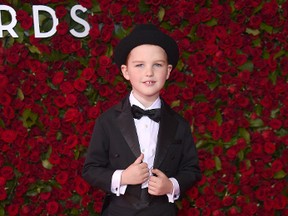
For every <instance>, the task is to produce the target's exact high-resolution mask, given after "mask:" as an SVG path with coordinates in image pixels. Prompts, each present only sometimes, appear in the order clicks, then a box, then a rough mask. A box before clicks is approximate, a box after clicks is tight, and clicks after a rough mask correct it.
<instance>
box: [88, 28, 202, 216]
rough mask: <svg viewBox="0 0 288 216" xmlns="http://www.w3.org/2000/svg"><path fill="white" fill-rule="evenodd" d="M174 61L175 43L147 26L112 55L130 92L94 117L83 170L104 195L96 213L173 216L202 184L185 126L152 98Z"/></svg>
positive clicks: (189, 136) (196, 160)
mask: <svg viewBox="0 0 288 216" xmlns="http://www.w3.org/2000/svg"><path fill="white" fill-rule="evenodd" d="M178 58H179V50H178V46H177V43H176V42H175V41H174V40H173V39H172V38H171V37H169V36H168V35H166V34H164V33H163V32H162V31H160V30H159V29H158V28H157V27H156V26H154V25H150V24H142V25H138V26H136V27H135V28H134V30H133V31H132V32H131V33H130V35H128V36H127V37H126V38H124V39H122V40H121V41H120V42H119V44H118V45H117V47H116V49H115V53H114V59H115V62H116V64H117V65H118V66H119V68H120V69H121V72H122V74H123V76H124V78H125V79H127V80H129V82H130V83H131V85H132V91H131V93H130V94H129V95H127V97H126V98H124V99H123V100H122V101H121V102H120V103H119V104H117V105H116V106H113V107H112V108H110V109H109V110H107V111H106V112H104V113H103V114H102V115H101V116H99V118H98V119H97V121H96V123H95V127H94V131H93V134H92V138H91V142H90V145H89V148H88V152H87V157H86V161H85V164H84V168H83V178H84V179H85V180H86V181H87V182H88V183H89V184H91V185H92V186H94V187H97V188H100V189H102V190H104V191H106V193H107V195H106V199H105V201H104V204H103V210H102V215H105V216H106V215H108V216H134V215H135V216H169V215H171V216H175V215H177V208H176V206H175V204H174V201H175V200H177V199H179V197H181V195H183V194H184V193H185V191H186V190H187V189H189V188H190V187H191V186H193V185H194V184H195V183H196V182H197V181H199V180H200V179H201V173H200V169H199V166H198V157H197V152H196V148H195V145H194V143H193V139H192V135H191V129H190V125H189V124H188V122H187V121H185V120H184V119H183V118H182V117H181V116H180V115H179V114H177V113H176V112H175V111H173V110H172V109H171V108H170V107H169V106H168V105H167V104H166V103H165V102H164V101H163V99H162V98H161V97H160V96H159V94H160V90H161V89H162V88H163V86H164V84H165V81H166V80H167V79H168V78H169V75H170V73H171V71H172V70H173V69H174V68H175V67H176V65H177V62H178Z"/></svg>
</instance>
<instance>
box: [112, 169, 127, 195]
mask: <svg viewBox="0 0 288 216" xmlns="http://www.w3.org/2000/svg"><path fill="white" fill-rule="evenodd" d="M123 171H124V170H116V171H115V172H114V173H113V175H112V180H111V192H112V193H114V194H116V196H120V194H122V195H123V194H124V193H125V191H126V188H127V185H120V183H121V175H122V172H123Z"/></svg>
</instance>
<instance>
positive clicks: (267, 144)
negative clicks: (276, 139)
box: [264, 142, 276, 155]
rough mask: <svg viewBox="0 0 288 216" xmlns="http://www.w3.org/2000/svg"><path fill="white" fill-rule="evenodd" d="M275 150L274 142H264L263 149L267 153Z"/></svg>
mask: <svg viewBox="0 0 288 216" xmlns="http://www.w3.org/2000/svg"><path fill="white" fill-rule="evenodd" d="M275 150H276V146H275V144H274V143H272V142H265V143H264V151H265V152H266V153H267V154H271V155H272V154H273V153H274V152H275Z"/></svg>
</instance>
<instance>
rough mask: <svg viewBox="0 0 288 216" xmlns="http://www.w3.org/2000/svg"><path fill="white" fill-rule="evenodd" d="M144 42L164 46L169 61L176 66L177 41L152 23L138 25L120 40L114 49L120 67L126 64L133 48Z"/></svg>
mask: <svg viewBox="0 0 288 216" xmlns="http://www.w3.org/2000/svg"><path fill="white" fill-rule="evenodd" d="M143 44H152V45H157V46H160V47H162V48H163V49H164V50H165V52H166V53H167V56H168V63H169V64H171V65H172V67H173V69H174V68H175V67H176V65H177V62H178V59H179V49H178V45H177V43H176V41H175V40H174V39H173V38H171V37H170V36H168V35H167V34H165V33H163V32H162V31H160V30H159V29H158V28H157V27H156V26H154V25H152V24H140V25H137V26H136V27H135V28H134V29H133V31H132V32H131V33H130V34H129V35H128V36H127V37H125V38H123V39H122V40H121V41H120V42H119V44H118V45H117V46H116V48H115V51H114V60H115V62H116V64H117V65H118V67H119V68H121V65H123V64H126V60H127V56H128V55H129V53H130V51H131V50H132V49H133V48H135V47H137V46H140V45H143Z"/></svg>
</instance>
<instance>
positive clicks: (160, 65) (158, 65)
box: [154, 63, 162, 67]
mask: <svg viewBox="0 0 288 216" xmlns="http://www.w3.org/2000/svg"><path fill="white" fill-rule="evenodd" d="M154 65H155V66H156V67H162V64H160V63H156V64H154Z"/></svg>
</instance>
